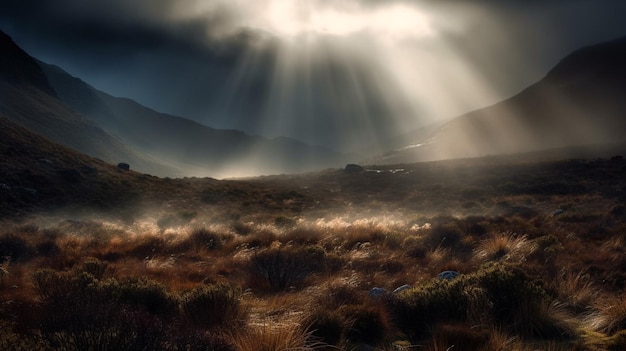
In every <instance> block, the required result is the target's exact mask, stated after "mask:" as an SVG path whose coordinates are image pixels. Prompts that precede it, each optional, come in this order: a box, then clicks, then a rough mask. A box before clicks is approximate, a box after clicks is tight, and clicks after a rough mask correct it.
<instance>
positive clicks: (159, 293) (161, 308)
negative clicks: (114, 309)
mask: <svg viewBox="0 0 626 351" xmlns="http://www.w3.org/2000/svg"><path fill="white" fill-rule="evenodd" d="M99 288H100V289H102V290H103V291H105V292H106V294H107V295H108V296H111V297H112V298H113V299H114V300H115V301H117V302H119V303H122V304H126V305H130V306H134V307H135V308H142V309H145V310H146V311H148V312H149V313H152V314H160V315H165V316H167V315H172V314H173V313H174V312H175V311H176V306H177V299H176V297H175V296H173V295H171V294H170V293H168V292H167V290H166V289H165V286H163V284H161V283H159V282H156V281H153V280H149V279H146V278H130V279H127V280H125V281H123V282H118V281H116V280H114V279H108V280H106V281H105V282H103V283H101V284H100V285H99Z"/></svg>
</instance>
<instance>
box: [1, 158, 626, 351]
mask: <svg viewBox="0 0 626 351" xmlns="http://www.w3.org/2000/svg"><path fill="white" fill-rule="evenodd" d="M604 156H605V157H604V158H585V159H564V160H554V159H545V160H542V159H540V158H538V157H536V156H533V157H531V156H529V155H527V156H516V157H513V156H510V157H488V158H482V159H470V160H457V161H441V162H429V163H417V164H410V165H399V166H394V167H385V168H383V167H378V168H377V167H371V168H369V169H367V170H366V171H362V172H354V173H351V172H345V171H344V170H341V169H329V170H324V171H320V172H315V173H308V174H300V175H278V176H266V177H258V178H251V179H235V180H219V181H218V180H214V179H208V178H207V179H200V178H184V179H158V178H154V177H150V176H146V175H140V174H136V173H134V172H132V171H131V172H122V171H117V170H110V171H109V172H110V176H109V175H107V177H110V178H107V179H110V180H111V182H110V183H107V184H108V185H107V187H106V189H108V190H107V191H108V192H109V194H108V196H95V195H93V194H91V195H89V196H87V195H85V193H84V191H83V190H81V191H78V190H76V191H74V190H72V189H65V190H66V191H65V192H64V193H63V194H64V195H63V196H64V197H63V196H62V197H59V196H60V195H59V196H57V195H54V194H53V195H54V196H57V197H54V199H62V200H63V201H62V205H61V202H59V205H58V206H55V207H54V208H53V209H50V208H52V207H51V206H49V205H47V207H46V208H44V207H43V206H38V205H37V201H42V202H45V203H46V204H48V203H49V202H50V201H49V200H45V199H40V200H37V199H36V200H32V199H31V200H28V199H26V198H25V196H27V195H23V196H22V195H20V196H18V197H15V198H11V199H10V200H11V201H12V202H11V203H14V204H15V205H14V208H19V211H18V210H15V211H16V212H15V213H19V215H6V214H7V213H10V211H9V210H11V208H9V207H11V206H10V205H6V204H7V203H8V202H6V203H5V205H3V209H4V211H3V213H4V214H5V215H4V217H3V218H4V220H3V222H2V226H1V227H0V260H2V262H1V263H2V266H1V270H0V324H1V325H2V327H1V328H0V349H2V350H243V351H248V350H250V351H252V350H309V349H311V350H312V349H320V350H336V349H341V350H374V349H376V350H428V351H438V350H453V351H458V350H485V351H487V350H507V351H526V350H528V351H531V350H550V351H557V350H624V349H626V297H624V289H625V288H626V256H625V255H624V253H625V250H626V206H625V205H624V204H625V203H626V162H625V161H624V160H623V158H621V157H611V156H612V155H604ZM99 174H100V177H104V176H105V175H106V174H108V173H106V172H104V171H103V170H102V169H101V170H100V173H99ZM16 177H17V176H16ZM85 184H88V182H87V181H83V185H81V186H85ZM116 184H117V185H116ZM77 186H78V185H77ZM81 193H82V194H83V195H81ZM68 194H69V195H68ZM98 194H100V193H98ZM51 196H52V195H51ZM81 196H83V197H81ZM85 197H88V198H85ZM72 199H74V200H75V201H74V200H72ZM94 199H95V200H94ZM44 200H45V201H44ZM7 201H8V200H7ZM55 201H61V200H55ZM446 271H452V272H455V274H453V275H456V273H458V275H457V276H454V277H448V278H451V279H446V278H445V277H443V276H440V273H442V272H446ZM397 288H400V289H398V291H394V290H396V289H397Z"/></svg>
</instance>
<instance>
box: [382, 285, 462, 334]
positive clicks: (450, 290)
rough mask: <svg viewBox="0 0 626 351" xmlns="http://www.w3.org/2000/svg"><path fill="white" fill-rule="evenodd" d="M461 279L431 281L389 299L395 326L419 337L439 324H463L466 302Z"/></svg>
mask: <svg viewBox="0 0 626 351" xmlns="http://www.w3.org/2000/svg"><path fill="white" fill-rule="evenodd" d="M463 282H464V280H462V279H460V278H457V279H455V280H452V281H447V280H440V279H433V280H431V281H429V282H427V283H426V284H423V285H421V286H419V287H416V288H413V289H410V290H407V291H405V292H403V293H401V294H400V295H399V296H397V297H395V298H393V299H392V300H391V303H392V311H393V312H392V313H393V315H394V318H395V321H396V324H397V325H398V327H399V328H400V329H401V330H403V331H404V332H405V333H407V334H409V335H411V336H413V337H416V338H422V337H425V336H426V335H428V333H429V331H430V329H431V328H432V326H434V325H436V324H438V323H440V322H464V321H465V320H466V319H467V309H468V299H467V297H466V296H465V294H464V289H463Z"/></svg>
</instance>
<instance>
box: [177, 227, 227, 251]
mask: <svg viewBox="0 0 626 351" xmlns="http://www.w3.org/2000/svg"><path fill="white" fill-rule="evenodd" d="M185 241H186V242H187V243H188V244H189V245H190V246H191V247H192V248H193V249H195V250H203V249H204V250H219V249H220V248H222V246H223V245H224V236H222V235H220V234H218V233H216V232H213V231H210V230H208V229H205V228H198V229H194V230H193V231H192V232H191V234H189V237H188V238H187V239H186V240H185Z"/></svg>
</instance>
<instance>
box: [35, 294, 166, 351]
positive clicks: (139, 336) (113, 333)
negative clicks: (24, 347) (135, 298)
mask: <svg viewBox="0 0 626 351" xmlns="http://www.w3.org/2000/svg"><path fill="white" fill-rule="evenodd" d="M82 307H90V308H86V309H83V310H72V311H70V312H69V313H67V317H68V319H67V320H65V321H64V322H65V323H64V324H59V325H57V326H56V328H54V327H53V328H45V329H44V330H43V335H44V337H45V338H46V339H47V340H48V342H49V343H50V345H51V346H52V348H53V349H57V350H94V351H100V350H102V351H105V350H120V351H126V350H127V351H132V350H146V351H148V350H159V349H164V348H165V347H164V346H165V345H167V344H166V341H167V340H166V339H165V338H164V336H165V335H166V334H165V328H164V326H163V324H162V322H161V321H160V320H159V319H158V318H157V317H155V316H152V315H150V314H147V313H145V312H142V311H134V310H128V309H126V308H123V307H121V306H119V305H116V304H106V305H98V306H82ZM96 307H97V308H96Z"/></svg>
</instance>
